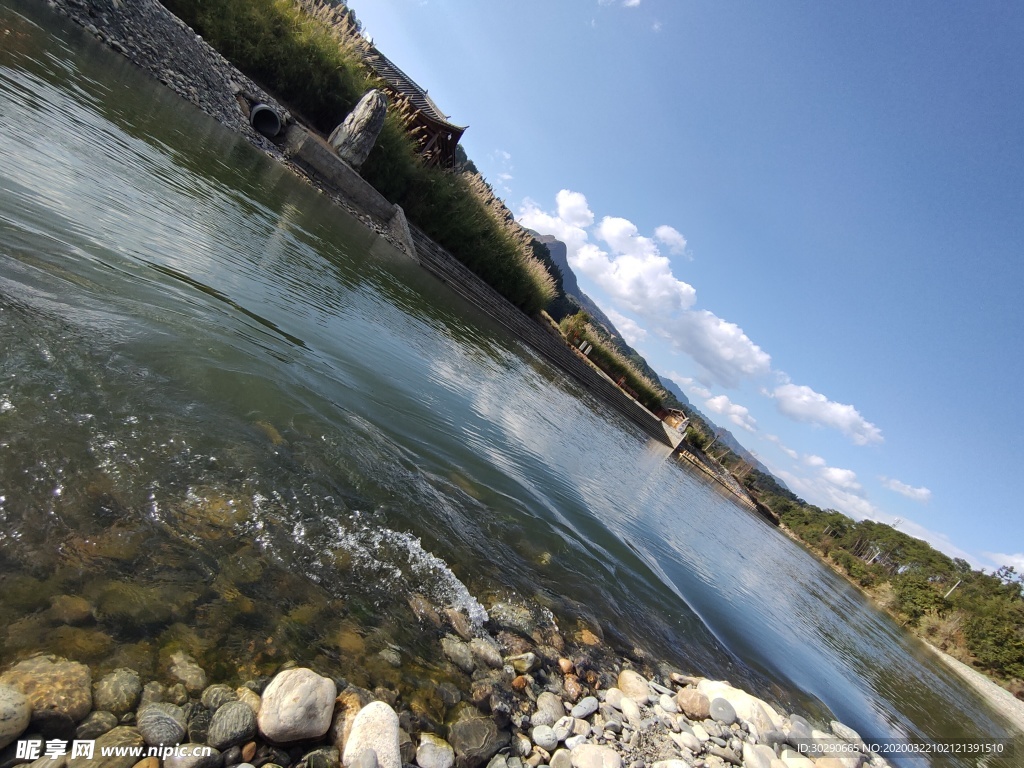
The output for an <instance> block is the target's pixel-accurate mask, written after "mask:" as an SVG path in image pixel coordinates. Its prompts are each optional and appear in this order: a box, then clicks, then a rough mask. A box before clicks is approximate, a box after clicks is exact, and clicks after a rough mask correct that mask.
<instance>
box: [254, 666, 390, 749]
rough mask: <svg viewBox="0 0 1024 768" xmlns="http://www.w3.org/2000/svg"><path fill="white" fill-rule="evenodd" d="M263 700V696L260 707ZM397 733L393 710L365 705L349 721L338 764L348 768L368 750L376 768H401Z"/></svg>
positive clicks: (380, 705)
mask: <svg viewBox="0 0 1024 768" xmlns="http://www.w3.org/2000/svg"><path fill="white" fill-rule="evenodd" d="M332 686H333V683H332ZM266 699H267V697H266V696H264V707H266ZM261 729H262V726H261ZM324 730H325V731H326V730H327V729H326V728H324ZM398 731H399V725H398V715H397V714H396V713H395V710H393V709H392V708H391V707H389V706H388V705H387V704H385V703H384V702H382V701H374V702H371V703H370V704H367V705H366V706H365V707H363V708H362V709H360V710H359V713H358V714H357V715H356V717H355V720H353V721H352V731H351V733H349V736H348V741H347V742H346V744H345V752H344V754H343V756H342V762H343V763H344V764H345V765H346V766H349V765H351V762H352V761H353V760H355V759H356V758H357V757H358V756H360V755H361V754H362V753H363V752H364V751H366V750H369V751H371V752H372V753H373V754H374V756H375V758H376V764H377V765H378V766H379V768H402V753H401V748H400V747H399V734H398Z"/></svg>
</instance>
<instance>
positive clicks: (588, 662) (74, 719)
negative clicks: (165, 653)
mask: <svg viewBox="0 0 1024 768" xmlns="http://www.w3.org/2000/svg"><path fill="white" fill-rule="evenodd" d="M504 634H505V638H504V640H505V641H504V642H499V641H497V640H495V639H494V638H492V637H491V636H490V635H489V634H487V633H478V634H477V635H475V636H474V635H471V634H468V635H467V637H459V636H457V635H454V634H448V635H446V636H445V637H444V638H443V639H442V641H441V643H440V645H441V647H440V648H439V649H438V651H439V653H442V654H443V655H444V656H446V657H447V658H448V659H449V660H450V661H451V663H452V664H454V665H455V666H456V667H458V668H459V669H460V670H462V672H463V673H464V674H465V675H466V677H467V682H469V686H468V691H467V692H465V693H463V692H462V691H460V690H459V687H458V686H453V685H450V684H440V685H438V686H437V687H436V688H434V689H433V690H427V691H422V692H421V693H422V695H423V696H426V697H439V698H440V699H442V700H443V710H444V718H443V722H431V721H430V718H429V717H426V716H424V715H423V714H422V713H419V712H417V709H418V708H417V707H416V703H415V701H406V700H404V699H403V697H401V696H399V694H398V693H397V692H396V691H393V690H389V689H383V688H378V689H376V690H375V691H372V692H371V691H369V690H365V689H363V688H359V687H357V686H354V685H351V684H349V683H348V682H347V681H345V680H344V679H341V678H336V677H332V676H330V674H329V672H328V671H327V670H321V671H320V673H318V672H316V671H313V670H311V669H308V668H304V667H299V666H297V665H295V664H286V665H284V668H283V669H282V670H280V671H279V672H277V673H276V674H275V675H273V676H272V677H270V678H263V679H257V680H248V681H245V682H244V683H243V684H242V685H237V686H236V685H226V684H223V683H215V684H210V683H209V682H208V680H207V675H206V672H205V671H204V670H203V669H202V668H201V667H200V666H199V665H198V664H197V663H196V662H195V661H194V660H193V659H192V658H191V657H189V656H188V655H187V654H184V653H181V652H178V653H176V654H173V655H172V656H171V657H170V659H169V662H168V664H167V666H166V668H165V670H164V677H163V678H162V679H159V680H150V681H146V682H144V681H143V680H142V679H141V678H140V676H139V674H138V673H137V672H135V671H133V670H131V669H125V668H120V669H116V670H114V671H112V672H109V673H107V674H105V675H103V676H102V677H101V678H100V679H98V680H96V681H93V677H92V673H91V670H90V668H89V667H88V666H86V665H84V664H81V663H78V662H75V661H68V660H66V659H61V658H57V657H54V656H43V655H40V656H34V657H32V658H29V659H26V660H23V661H21V662H19V663H17V664H15V665H14V666H13V667H11V668H10V669H8V670H7V671H6V672H4V673H3V674H2V675H0V748H2V751H0V768H12V767H13V766H15V765H19V764H30V768H85V767H86V766H87V765H91V766H94V768H133V766H134V768H160V766H161V763H162V765H163V766H164V768H236V767H237V768H340V767H341V766H346V767H347V768H403V766H405V767H406V768H412V767H414V766H418V768H483V766H486V767H487V768H540V767H541V766H551V768H622V767H623V766H628V768H725V766H742V768H814V767H815V766H816V767H817V768H859V767H860V766H874V767H876V768H881V767H882V766H885V765H886V763H885V761H884V759H882V758H881V757H879V756H877V755H872V754H871V753H870V752H869V751H868V750H867V749H866V747H865V746H864V744H863V742H862V741H861V739H860V737H859V736H858V735H857V734H856V733H855V732H854V731H852V730H851V729H850V728H848V727H846V726H844V725H842V724H840V723H837V722H832V723H831V724H830V726H829V728H828V729H827V730H821V729H818V728H815V727H813V726H812V724H811V723H809V722H808V721H807V720H805V719H804V718H802V717H800V716H799V715H796V714H786V713H784V712H780V711H778V710H777V709H776V708H774V707H773V706H771V705H770V704H769V703H767V702H765V701H762V700H760V699H758V698H756V697H754V696H751V695H750V694H748V693H746V692H744V691H741V690H739V689H737V688H734V687H732V686H730V685H729V684H728V683H725V682H719V681H712V680H707V679H703V678H696V677H690V676H686V675H682V674H679V673H677V672H670V673H668V674H667V675H666V676H663V677H659V676H658V675H657V674H653V673H651V672H650V670H646V672H647V674H643V673H642V672H643V671H644V670H637V669H633V668H630V667H629V666H626V663H624V662H623V661H622V660H614V661H613V665H612V666H611V667H596V666H595V664H594V660H593V656H591V655H587V654H574V655H561V656H555V655H553V654H552V653H551V650H552V649H551V647H550V646H533V647H532V650H524V649H525V648H526V647H528V646H529V643H527V642H526V641H525V638H523V637H522V636H516V637H511V636H508V633H504ZM607 650H608V649H599V653H601V654H602V655H604V654H606V653H607ZM512 651H521V652H516V653H513V652H512ZM611 658H612V657H608V658H607V659H606V661H607V660H610V659H611ZM321 673H327V674H321ZM76 742H86V743H90V744H92V750H93V753H92V757H91V758H90V757H86V756H85V755H84V754H76V750H78V749H80V748H79V746H78V745H77V744H76ZM181 745H187V746H186V747H184V748H183V747H182V746H181ZM813 746H817V747H819V748H820V749H821V750H822V752H821V754H820V755H819V756H816V757H814V758H811V757H808V756H807V755H808V752H807V750H808V748H809V747H813ZM110 747H128V748H134V749H135V751H134V752H131V753H128V754H124V753H122V754H118V755H113V754H104V750H107V749H108V748H110ZM149 748H154V750H153V751H152V753H150V754H147V752H146V750H148V749H149ZM826 753H827V755H828V756H824V755H825V754H826Z"/></svg>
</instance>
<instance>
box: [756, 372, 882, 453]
mask: <svg viewBox="0 0 1024 768" xmlns="http://www.w3.org/2000/svg"><path fill="white" fill-rule="evenodd" d="M772 397H774V398H775V404H776V406H777V407H778V409H779V412H780V413H782V414H784V415H785V416H788V417H789V418H791V419H793V420H794V421H801V422H804V423H807V424H814V425H816V426H822V427H832V428H833V429H837V430H839V431H840V432H842V433H843V434H844V435H846V436H847V437H848V438H850V440H852V441H853V443H854V444H856V445H868V444H869V443H881V442H882V441H883V437H882V430H880V429H879V428H878V427H876V426H875V425H874V424H872V423H871V422H869V421H867V420H866V419H865V418H864V417H863V416H861V415H860V413H859V412H858V411H857V409H856V408H854V407H853V406H852V405H845V404H843V403H835V402H832V401H831V400H829V399H828V398H827V397H825V396H824V395H822V394H819V393H817V392H815V391H814V390H813V389H811V388H810V387H806V386H798V385H796V384H788V383H787V384H782V385H781V386H778V387H776V388H775V391H774V392H772Z"/></svg>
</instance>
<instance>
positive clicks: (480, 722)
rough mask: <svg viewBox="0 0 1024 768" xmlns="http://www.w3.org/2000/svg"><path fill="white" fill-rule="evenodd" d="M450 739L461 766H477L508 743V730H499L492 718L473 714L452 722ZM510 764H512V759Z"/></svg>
mask: <svg viewBox="0 0 1024 768" xmlns="http://www.w3.org/2000/svg"><path fill="white" fill-rule="evenodd" d="M448 741H449V743H450V744H451V745H452V748H453V749H454V750H455V755H456V759H457V761H458V763H459V766H460V768H462V766H465V768H477V766H480V765H483V764H484V763H486V762H487V761H488V760H490V759H491V758H492V757H493V756H494V755H495V754H496V753H497V752H498V750H499V749H501V748H502V747H504V746H505V745H506V744H508V732H507V731H499V730H498V726H497V725H496V724H495V722H494V720H493V719H492V718H489V717H478V716H475V715H473V716H469V717H462V718H460V719H458V720H456V721H455V722H454V723H452V725H451V727H450V728H449V730H448ZM514 759H516V760H518V758H514ZM520 763H521V761H520ZM509 765H510V766H511V765H512V761H511V760H509Z"/></svg>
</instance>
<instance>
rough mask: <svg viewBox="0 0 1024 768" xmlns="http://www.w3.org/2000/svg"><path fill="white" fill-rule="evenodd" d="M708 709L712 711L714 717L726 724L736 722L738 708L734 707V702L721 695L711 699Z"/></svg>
mask: <svg viewBox="0 0 1024 768" xmlns="http://www.w3.org/2000/svg"><path fill="white" fill-rule="evenodd" d="M708 711H709V712H710V713H711V717H712V719H714V720H717V721H718V722H720V723H724V724H725V725H732V724H733V723H735V722H736V710H735V709H733V706H732V704H730V703H729V702H728V701H726V700H725V699H723V698H721V697H719V698H715V699H712V700H711V704H710V706H709V707H708Z"/></svg>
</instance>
